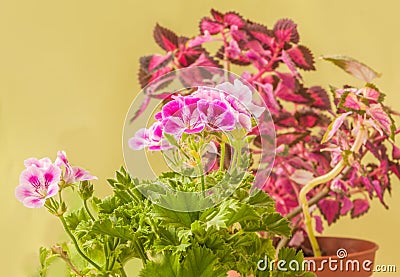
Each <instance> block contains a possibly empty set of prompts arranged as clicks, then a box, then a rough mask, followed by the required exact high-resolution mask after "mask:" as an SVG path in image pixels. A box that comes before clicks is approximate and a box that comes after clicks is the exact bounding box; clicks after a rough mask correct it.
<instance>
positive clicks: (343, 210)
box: [340, 196, 353, 215]
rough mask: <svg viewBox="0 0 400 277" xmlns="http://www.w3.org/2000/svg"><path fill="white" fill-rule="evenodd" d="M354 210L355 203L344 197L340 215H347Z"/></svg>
mask: <svg viewBox="0 0 400 277" xmlns="http://www.w3.org/2000/svg"><path fill="white" fill-rule="evenodd" d="M352 208H353V202H352V201H351V200H350V199H349V198H348V197H347V196H343V199H342V208H341V209H340V214H341V215H346V214H347V213H348V212H349V211H350V210H351V209H352Z"/></svg>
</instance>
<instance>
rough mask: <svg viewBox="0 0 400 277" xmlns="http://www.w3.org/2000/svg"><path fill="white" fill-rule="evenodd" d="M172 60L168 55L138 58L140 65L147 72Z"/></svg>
mask: <svg viewBox="0 0 400 277" xmlns="http://www.w3.org/2000/svg"><path fill="white" fill-rule="evenodd" d="M171 60H172V56H171V55H170V54H168V55H165V56H163V55H158V54H155V55H151V56H145V57H141V58H140V60H139V61H140V66H141V67H142V68H143V69H145V70H146V71H147V72H152V71H155V70H158V69H160V68H161V67H164V66H166V65H167V64H168V63H169V62H170V61H171Z"/></svg>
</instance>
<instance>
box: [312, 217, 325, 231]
mask: <svg viewBox="0 0 400 277" xmlns="http://www.w3.org/2000/svg"><path fill="white" fill-rule="evenodd" d="M314 220H315V230H316V231H317V232H318V233H320V234H322V232H323V231H324V225H323V223H322V219H321V217H320V216H318V215H315V216H314Z"/></svg>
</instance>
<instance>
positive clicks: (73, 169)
mask: <svg viewBox="0 0 400 277" xmlns="http://www.w3.org/2000/svg"><path fill="white" fill-rule="evenodd" d="M54 164H55V165H56V166H58V167H60V168H61V167H64V168H65V171H64V175H63V176H62V179H63V180H64V182H65V184H67V185H70V184H75V183H77V182H80V181H88V180H97V177H96V176H93V175H91V174H90V173H89V171H87V170H85V169H83V168H80V167H77V166H71V165H70V164H69V161H68V159H67V155H66V154H65V152H64V151H58V152H57V159H56V161H55V163H54Z"/></svg>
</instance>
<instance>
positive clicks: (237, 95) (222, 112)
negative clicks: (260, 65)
mask: <svg viewBox="0 0 400 277" xmlns="http://www.w3.org/2000/svg"><path fill="white" fill-rule="evenodd" d="M264 110H265V108H263V107H261V106H258V105H256V104H254V103H253V102H252V92H251V90H250V88H249V87H247V86H246V85H244V84H243V83H242V82H240V81H239V80H235V81H234V83H233V84H232V83H229V82H226V83H222V84H219V85H217V86H215V88H212V87H206V86H202V87H199V88H198V90H197V91H196V92H194V93H193V94H191V95H185V96H182V95H177V96H172V100H171V101H169V102H168V103H166V104H165V105H164V106H163V107H162V109H161V111H160V112H158V113H156V114H155V119H156V122H155V123H154V124H153V125H151V126H150V127H149V128H147V129H146V128H142V129H140V130H138V131H137V132H136V134H135V136H134V137H133V138H131V139H130V140H129V146H130V147H131V148H132V149H134V150H140V149H143V148H145V147H147V148H148V149H149V150H165V149H168V148H171V147H172V145H171V144H170V143H169V142H168V140H167V139H166V138H164V136H163V132H165V133H167V134H170V135H173V136H174V137H175V138H176V139H179V138H180V137H181V136H182V134H183V133H186V134H194V133H199V132H202V131H203V130H207V131H209V132H229V131H232V130H234V129H235V128H244V129H245V130H246V131H251V129H252V123H251V118H252V116H254V117H256V118H258V117H260V115H261V114H262V112H263V111H264Z"/></svg>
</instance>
